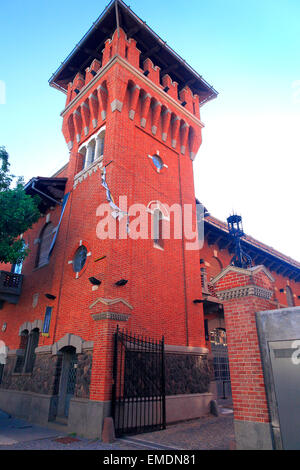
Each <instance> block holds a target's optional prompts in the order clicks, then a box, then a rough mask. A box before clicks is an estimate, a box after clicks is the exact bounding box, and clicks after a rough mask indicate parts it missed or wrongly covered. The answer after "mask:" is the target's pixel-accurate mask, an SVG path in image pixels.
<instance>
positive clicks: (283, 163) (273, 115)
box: [0, 0, 300, 260]
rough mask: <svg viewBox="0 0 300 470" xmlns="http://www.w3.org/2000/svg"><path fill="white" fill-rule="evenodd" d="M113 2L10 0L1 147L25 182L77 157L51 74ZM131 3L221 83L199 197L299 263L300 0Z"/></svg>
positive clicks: (200, 160)
mask: <svg viewBox="0 0 300 470" xmlns="http://www.w3.org/2000/svg"><path fill="white" fill-rule="evenodd" d="M107 3H108V2H107V1H102V0H97V1H96V0H89V2H82V1H79V0H64V1H63V2H62V1H61V0H60V1H58V0H51V1H50V0H49V1H48V0H26V1H24V0H14V1H13V2H2V5H1V19H0V44H1V46H0V52H1V54H0V57H1V67H0V103H3V101H4V103H3V104H0V145H5V146H6V148H7V150H8V152H9V154H10V159H11V164H12V171H13V172H14V173H15V174H17V175H23V176H24V177H25V180H27V179H29V178H30V177H32V176H37V175H39V176H47V175H50V174H52V173H53V172H54V171H55V170H56V169H58V168H59V167H60V166H62V165H63V164H64V163H65V162H66V161H67V158H68V152H67V147H66V145H65V142H64V139H63V136H62V134H61V124H62V121H61V117H60V112H61V111H62V109H63V107H64V102H65V96H64V94H62V93H60V92H59V91H57V90H55V89H52V88H50V87H49V85H48V79H49V78H50V76H51V74H52V73H53V72H54V71H55V70H56V69H57V68H58V66H59V65H60V63H61V62H62V61H63V60H64V59H65V58H66V56H67V55H68V54H69V53H70V52H71V50H72V49H73V47H74V46H75V45H76V44H77V43H78V42H79V41H80V39H81V38H82V36H83V35H84V34H85V33H86V31H87V30H88V29H89V28H90V26H91V25H92V23H93V21H95V20H96V19H97V17H98V16H99V15H100V13H101V12H102V10H103V9H104V7H105V6H106V5H107ZM128 3H129V4H130V7H131V8H132V9H133V10H134V11H135V13H137V14H138V15H139V16H140V17H141V18H142V19H143V20H145V21H146V22H147V24H148V25H149V26H150V27H151V28H152V29H154V31H155V32H156V33H158V34H159V35H160V36H161V37H162V39H164V40H166V41H167V42H168V44H169V45H170V46H171V47H172V48H173V49H174V50H175V51H176V52H177V53H179V54H180V55H181V56H182V57H183V58H184V59H185V60H186V61H187V62H188V63H189V64H190V65H191V66H192V67H193V68H194V69H195V70H197V71H198V72H199V73H200V74H201V75H203V77H204V78H205V79H206V80H207V81H208V82H209V83H210V84H211V85H213V86H214V87H215V89H216V90H217V91H218V92H219V96H218V98H217V99H216V100H214V101H212V102H210V103H208V104H206V105H205V106H204V107H203V108H202V110H201V118H202V121H203V122H204V124H205V129H204V130H203V145H202V147H201V149H200V151H199V153H198V156H197V158H196V162H195V164H194V170H195V187H196V195H197V197H198V198H199V199H200V200H201V201H202V202H203V203H204V204H205V205H206V206H207V208H208V209H209V211H210V212H211V213H212V214H213V215H215V216H216V217H218V218H220V219H222V220H225V219H226V217H228V215H230V213H231V212H232V210H234V211H236V212H238V213H241V215H242V216H243V220H244V228H245V231H246V232H247V233H249V234H251V235H252V236H254V237H256V238H258V239H259V240H261V241H262V242H265V243H267V244H269V245H271V246H273V247H274V248H276V249H278V250H279V251H282V252H283V253H285V254H286V255H289V256H291V257H294V258H295V259H298V260H300V244H299V228H300V227H299V225H300V224H299V209H298V207H299V189H298V188H299V167H300V165H299V156H300V155H299V154H300V139H299V137H300V132H299V128H300V118H299V112H300V61H299V50H300V34H299V29H300V28H299V24H300V2H299V0H260V1H259V0H248V1H244V0H214V1H209V2H207V1H202V0H189V1H187V2H182V0H180V1H179V0H172V1H170V0H165V1H164V2H162V1H161V0H151V2H150V1H147V2H146V1H140V0H139V1H138V0H130V1H129V0H128ZM3 86H5V100H4V99H3V93H2V97H1V89H2V90H3Z"/></svg>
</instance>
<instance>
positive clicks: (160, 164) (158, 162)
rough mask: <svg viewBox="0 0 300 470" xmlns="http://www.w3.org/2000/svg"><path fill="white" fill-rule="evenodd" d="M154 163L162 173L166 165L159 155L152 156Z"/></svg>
mask: <svg viewBox="0 0 300 470" xmlns="http://www.w3.org/2000/svg"><path fill="white" fill-rule="evenodd" d="M152 161H153V163H154V165H155V166H156V168H157V169H158V170H159V171H160V170H161V169H162V168H163V166H164V163H163V161H162V159H161V158H160V156H159V155H153V156H152Z"/></svg>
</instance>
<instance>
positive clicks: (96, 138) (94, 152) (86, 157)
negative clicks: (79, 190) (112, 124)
mask: <svg viewBox="0 0 300 470" xmlns="http://www.w3.org/2000/svg"><path fill="white" fill-rule="evenodd" d="M104 138H105V126H103V127H102V128H101V129H100V131H99V132H98V134H94V135H93V136H92V137H90V139H89V140H88V141H87V142H85V143H84V144H83V145H82V146H81V147H80V148H79V150H78V153H79V157H81V159H80V160H81V161H80V163H78V172H80V171H81V170H83V169H87V168H88V167H89V166H90V165H92V164H93V163H94V162H95V161H96V160H98V158H100V157H101V156H102V155H103V151H104Z"/></svg>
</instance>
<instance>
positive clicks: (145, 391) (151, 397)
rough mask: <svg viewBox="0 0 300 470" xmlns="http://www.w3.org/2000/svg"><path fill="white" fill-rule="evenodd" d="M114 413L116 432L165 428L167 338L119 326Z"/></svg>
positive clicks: (116, 348) (115, 348)
mask: <svg viewBox="0 0 300 470" xmlns="http://www.w3.org/2000/svg"><path fill="white" fill-rule="evenodd" d="M113 380H114V383H113V391H112V416H113V418H114V425H115V434H116V436H117V437H120V436H122V435H124V434H139V433H143V432H149V431H153V430H160V429H165V428H166V397H165V364H164V339H163V338H162V340H159V341H154V340H151V339H149V338H144V337H142V336H139V335H138V336H134V335H132V334H131V333H128V332H127V331H120V330H119V328H117V331H116V333H115V338H114V369H113Z"/></svg>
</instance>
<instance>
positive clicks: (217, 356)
mask: <svg viewBox="0 0 300 470" xmlns="http://www.w3.org/2000/svg"><path fill="white" fill-rule="evenodd" d="M210 344H211V352H212V355H213V361H214V373H215V381H216V385H217V394H218V398H221V399H223V400H225V399H226V398H231V382H230V371H229V359H228V349H227V339H226V331H225V329H224V328H216V329H215V330H213V331H211V332H210Z"/></svg>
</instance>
